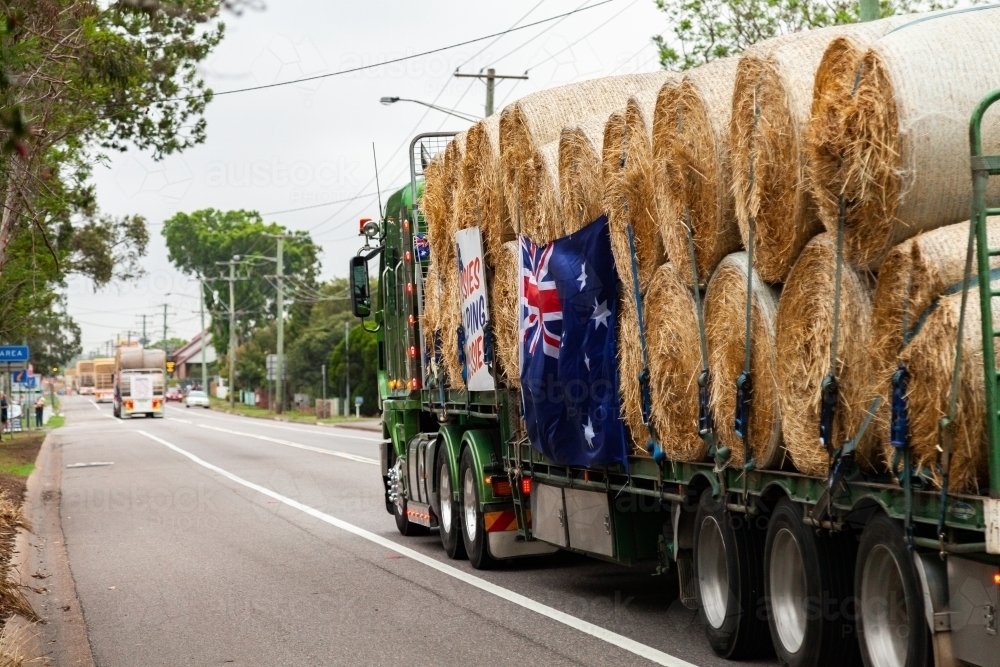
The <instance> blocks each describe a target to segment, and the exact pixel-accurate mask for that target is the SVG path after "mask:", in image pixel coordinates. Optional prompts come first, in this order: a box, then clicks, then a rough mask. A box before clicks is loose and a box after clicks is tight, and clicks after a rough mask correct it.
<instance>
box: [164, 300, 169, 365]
mask: <svg viewBox="0 0 1000 667" xmlns="http://www.w3.org/2000/svg"><path fill="white" fill-rule="evenodd" d="M167 306H168V304H166V303H165V304H163V355H164V356H167V355H169V354H170V350H168V349H167Z"/></svg>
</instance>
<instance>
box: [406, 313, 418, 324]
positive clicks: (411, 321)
mask: <svg viewBox="0 0 1000 667" xmlns="http://www.w3.org/2000/svg"><path fill="white" fill-rule="evenodd" d="M408 322H409V323H410V326H411V327H412V326H415V325H416V324H417V318H415V317H414V316H413V315H410V317H409V320H408Z"/></svg>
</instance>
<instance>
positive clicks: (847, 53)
mask: <svg viewBox="0 0 1000 667" xmlns="http://www.w3.org/2000/svg"><path fill="white" fill-rule="evenodd" d="M914 18H915V16H914V15H901V16H890V17H888V18H884V19H879V20H878V21H868V22H865V23H858V24H856V25H853V26H851V30H850V31H849V32H846V33H844V34H842V35H839V36H837V37H835V38H834V39H833V40H832V41H831V42H830V44H829V46H827V47H826V51H824V52H823V57H822V59H820V62H819V65H818V66H817V68H816V76H815V78H814V80H813V89H812V104H811V106H810V110H809V125H808V129H807V132H806V176H807V178H808V179H809V188H810V192H811V193H812V196H813V202H814V204H815V205H816V206H817V207H818V208H820V209H821V210H825V216H827V217H830V216H836V215H837V199H836V197H835V196H833V197H831V192H832V191H831V190H830V188H835V187H837V186H836V184H835V183H831V182H826V180H825V179H828V178H829V176H830V174H829V173H826V174H824V173H823V169H817V165H820V164H824V159H832V160H834V161H836V162H837V163H838V164H839V161H840V160H839V157H838V156H837V154H836V152H835V151H836V146H837V144H838V142H839V136H840V134H841V132H842V131H843V127H844V125H843V123H844V114H846V113H847V110H848V108H849V107H850V105H851V100H852V98H853V93H854V81H855V76H856V74H857V71H858V65H859V64H860V63H861V59H862V58H863V57H864V55H865V51H867V50H868V47H869V46H871V45H872V44H873V43H875V42H876V41H877V40H879V39H881V38H882V37H883V36H885V34H886V33H888V32H889V31H890V30H892V29H893V28H896V27H897V26H900V25H903V24H904V23H909V22H910V21H912V20H914ZM824 168H825V169H826V171H827V172H829V171H830V166H829V165H825V167H824ZM838 171H839V170H838ZM831 207H832V208H831Z"/></svg>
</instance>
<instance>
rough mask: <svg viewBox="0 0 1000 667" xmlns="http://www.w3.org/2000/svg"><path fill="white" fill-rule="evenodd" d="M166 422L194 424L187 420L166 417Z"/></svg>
mask: <svg viewBox="0 0 1000 667" xmlns="http://www.w3.org/2000/svg"><path fill="white" fill-rule="evenodd" d="M167 421H172V422H180V423H182V424H193V423H194V422H190V421H188V420H187V419H180V418H178V417H167Z"/></svg>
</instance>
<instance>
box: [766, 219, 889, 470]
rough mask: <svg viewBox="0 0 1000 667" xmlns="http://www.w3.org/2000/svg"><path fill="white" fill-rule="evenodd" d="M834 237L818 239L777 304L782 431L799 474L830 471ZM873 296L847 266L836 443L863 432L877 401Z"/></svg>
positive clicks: (868, 449)
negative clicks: (825, 414) (825, 401)
mask: <svg viewBox="0 0 1000 667" xmlns="http://www.w3.org/2000/svg"><path fill="white" fill-rule="evenodd" d="M836 254H837V248H836V239H835V238H834V237H833V236H832V235H830V234H826V233H824V234H820V235H819V236H815V237H813V238H812V240H810V241H809V243H807V244H806V247H805V248H804V249H803V250H802V253H801V254H800V255H799V258H798V260H797V261H796V262H795V265H794V266H793V267H792V270H791V271H790V272H789V273H788V280H787V282H786V283H785V287H784V289H783V290H782V292H781V298H780V299H779V301H778V321H777V336H776V341H775V342H776V345H777V354H778V360H777V371H778V373H777V374H778V400H779V405H780V408H781V430H782V435H783V437H784V442H785V448H786V449H787V450H788V453H789V454H790V455H791V459H792V462H793V463H794V464H795V467H796V468H797V469H798V471H799V472H801V473H804V474H806V475H813V476H819V477H822V476H825V475H826V473H827V469H828V467H829V459H828V457H827V454H826V451H825V450H824V449H823V447H822V446H820V443H819V416H820V402H821V389H820V387H821V384H822V382H823V378H824V377H826V374H827V373H828V372H829V371H830V349H831V346H832V342H833V298H834V283H835V279H834V272H835V266H836ZM870 343H871V297H870V295H869V289H868V286H867V284H866V282H865V280H864V279H863V277H862V276H861V275H860V274H858V273H857V272H856V271H855V270H853V269H852V268H851V267H850V266H849V265H848V264H847V263H846V262H844V263H843V274H842V278H841V294H840V335H839V341H838V343H837V381H838V383H839V385H840V401H839V404H838V406H837V414H836V419H835V421H834V425H833V444H834V446H835V447H840V446H841V445H842V444H843V442H844V440H846V439H847V438H848V437H852V436H853V435H854V434H855V433H857V431H858V428H859V427H860V426H861V422H862V421H863V420H864V416H865V413H866V410H867V409H868V407H869V403H870V402H871V401H870V399H871V396H870V392H869V389H870V387H871V384H870V377H871V376H870V371H871V368H870V364H871V351H870V349H869V346H870ZM877 449H878V447H877V444H876V440H875V434H874V432H873V431H872V430H868V431H867V432H866V433H865V437H864V438H863V439H862V441H861V442H860V443H859V444H858V448H857V452H856V460H857V462H858V464H859V465H860V466H861V468H862V469H865V470H873V469H875V468H876V463H877V460H878V459H879V458H880V454H879V453H878V452H877Z"/></svg>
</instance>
